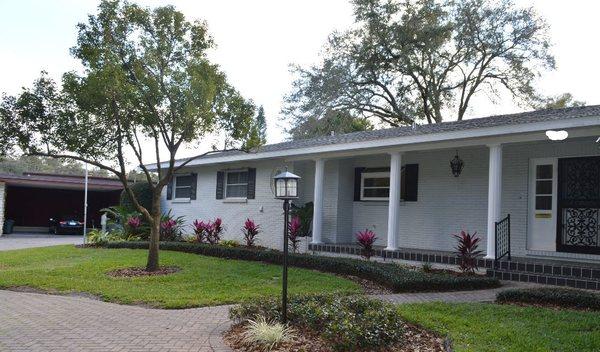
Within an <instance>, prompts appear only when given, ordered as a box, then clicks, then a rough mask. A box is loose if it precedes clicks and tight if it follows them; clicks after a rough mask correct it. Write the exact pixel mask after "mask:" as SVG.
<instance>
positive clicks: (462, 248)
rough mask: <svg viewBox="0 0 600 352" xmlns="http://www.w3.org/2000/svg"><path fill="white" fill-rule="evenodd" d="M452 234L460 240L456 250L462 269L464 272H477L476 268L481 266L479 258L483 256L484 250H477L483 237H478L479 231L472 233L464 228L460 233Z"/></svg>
mask: <svg viewBox="0 0 600 352" xmlns="http://www.w3.org/2000/svg"><path fill="white" fill-rule="evenodd" d="M452 236H454V238H456V240H457V241H458V244H457V245H456V247H455V250H456V256H457V257H458V260H459V263H460V264H459V267H460V270H461V271H462V272H464V273H470V274H473V273H475V270H477V269H478V268H479V266H478V264H477V259H478V258H479V257H481V256H482V251H480V250H477V248H478V247H479V242H480V241H481V238H479V237H477V232H474V233H473V234H472V235H471V234H469V233H468V232H466V231H464V230H462V231H461V232H460V233H459V234H458V235H456V234H455V235H452Z"/></svg>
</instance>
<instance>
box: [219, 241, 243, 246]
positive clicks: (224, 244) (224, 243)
mask: <svg viewBox="0 0 600 352" xmlns="http://www.w3.org/2000/svg"><path fill="white" fill-rule="evenodd" d="M219 246H223V247H239V246H240V243H239V242H238V241H236V240H221V242H219Z"/></svg>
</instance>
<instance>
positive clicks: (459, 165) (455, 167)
mask: <svg viewBox="0 0 600 352" xmlns="http://www.w3.org/2000/svg"><path fill="white" fill-rule="evenodd" d="M464 166H465V162H464V161H462V159H461V158H460V157H459V156H458V150H457V151H456V155H455V156H454V159H452V160H450V168H451V169H452V175H454V177H458V176H460V173H461V172H462V169H463V167H464Z"/></svg>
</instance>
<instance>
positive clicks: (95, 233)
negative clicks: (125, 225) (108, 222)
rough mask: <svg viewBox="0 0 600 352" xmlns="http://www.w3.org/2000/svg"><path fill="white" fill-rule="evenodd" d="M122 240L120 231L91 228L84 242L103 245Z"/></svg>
mask: <svg viewBox="0 0 600 352" xmlns="http://www.w3.org/2000/svg"><path fill="white" fill-rule="evenodd" d="M123 240H124V239H123V236H122V233H120V232H107V231H102V230H98V229H93V230H91V231H90V232H88V233H87V236H86V242H87V243H88V244H91V245H103V244H106V243H108V242H120V241H123Z"/></svg>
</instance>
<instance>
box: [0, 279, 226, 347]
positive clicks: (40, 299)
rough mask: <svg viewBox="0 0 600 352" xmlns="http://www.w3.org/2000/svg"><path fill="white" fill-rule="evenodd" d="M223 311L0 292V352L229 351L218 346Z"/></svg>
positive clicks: (221, 329) (219, 344)
mask: <svg viewBox="0 0 600 352" xmlns="http://www.w3.org/2000/svg"><path fill="white" fill-rule="evenodd" d="M227 311H228V307H226V306H220V307H207V308H194V309H182V310H163V309H148V308H143V307H136V306H124V305H117V304H113V303H106V302H101V301H97V300H93V299H89V298H84V297H73V296H55V295H45V294H37V293H25V292H13V291H3V290H0V351H32V352H33V351H47V352H59V351H60V352H67V351H140V352H141V351H215V352H217V351H219V352H220V351H230V349H229V348H227V347H226V346H224V345H223V342H222V340H221V333H222V331H224V330H225V329H227V328H228V326H229V320H228V318H227Z"/></svg>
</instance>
